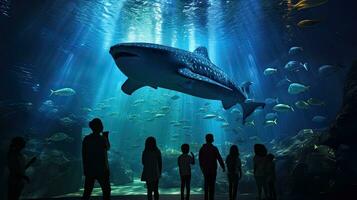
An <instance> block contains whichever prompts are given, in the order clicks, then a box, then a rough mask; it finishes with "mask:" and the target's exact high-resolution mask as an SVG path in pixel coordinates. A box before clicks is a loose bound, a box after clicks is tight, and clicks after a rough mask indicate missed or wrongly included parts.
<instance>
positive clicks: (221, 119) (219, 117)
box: [216, 115, 226, 122]
mask: <svg viewBox="0 0 357 200" xmlns="http://www.w3.org/2000/svg"><path fill="white" fill-rule="evenodd" d="M216 120H217V121H220V122H225V121H226V120H225V119H224V118H223V117H221V116H219V115H218V116H217V118H216Z"/></svg>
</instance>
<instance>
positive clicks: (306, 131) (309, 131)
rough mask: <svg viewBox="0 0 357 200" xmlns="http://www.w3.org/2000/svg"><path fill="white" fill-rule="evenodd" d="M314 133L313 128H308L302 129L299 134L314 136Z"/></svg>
mask: <svg viewBox="0 0 357 200" xmlns="http://www.w3.org/2000/svg"><path fill="white" fill-rule="evenodd" d="M313 133H314V130H312V129H311V128H307V129H301V130H300V131H299V133H298V134H299V135H301V134H313Z"/></svg>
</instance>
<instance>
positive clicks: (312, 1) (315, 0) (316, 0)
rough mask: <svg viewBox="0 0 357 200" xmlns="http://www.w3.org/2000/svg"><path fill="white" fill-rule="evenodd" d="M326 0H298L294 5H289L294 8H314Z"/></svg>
mask: <svg viewBox="0 0 357 200" xmlns="http://www.w3.org/2000/svg"><path fill="white" fill-rule="evenodd" d="M327 2H328V0H300V1H299V2H297V3H296V4H295V5H291V7H292V8H294V9H296V10H303V9H308V8H314V7H318V6H321V5H323V4H325V3H327Z"/></svg>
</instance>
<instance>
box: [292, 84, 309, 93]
mask: <svg viewBox="0 0 357 200" xmlns="http://www.w3.org/2000/svg"><path fill="white" fill-rule="evenodd" d="M309 88H310V86H305V85H303V84H301V83H291V84H290V85H289V88H288V92H289V94H299V93H302V92H306V91H307V90H309Z"/></svg>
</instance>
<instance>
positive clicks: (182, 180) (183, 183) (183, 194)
mask: <svg viewBox="0 0 357 200" xmlns="http://www.w3.org/2000/svg"><path fill="white" fill-rule="evenodd" d="M180 178H181V200H184V199H185V198H184V197H185V177H184V176H181V177H180Z"/></svg>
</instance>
